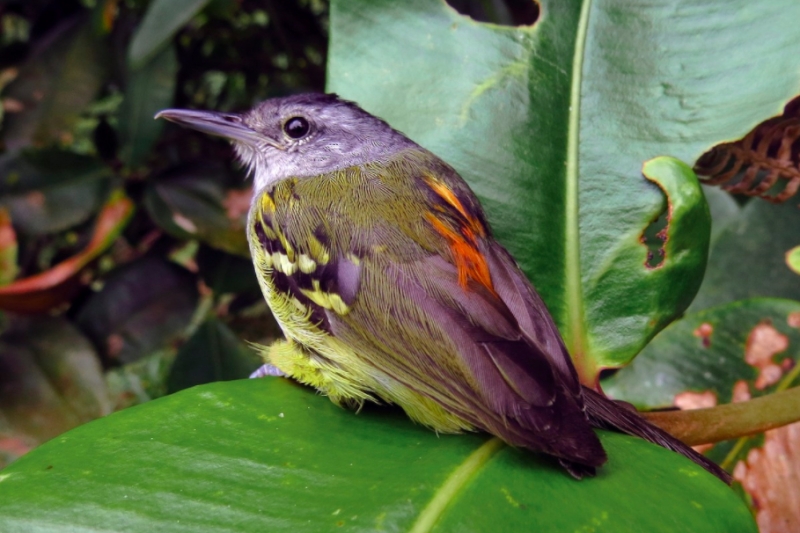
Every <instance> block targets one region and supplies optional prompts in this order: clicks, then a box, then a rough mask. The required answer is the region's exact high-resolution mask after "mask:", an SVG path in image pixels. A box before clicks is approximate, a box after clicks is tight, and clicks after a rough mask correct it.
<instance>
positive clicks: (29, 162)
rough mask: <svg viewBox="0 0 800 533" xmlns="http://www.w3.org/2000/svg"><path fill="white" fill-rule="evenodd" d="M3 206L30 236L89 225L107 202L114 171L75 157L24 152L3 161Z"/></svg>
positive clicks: (52, 151) (8, 155) (0, 171)
mask: <svg viewBox="0 0 800 533" xmlns="http://www.w3.org/2000/svg"><path fill="white" fill-rule="evenodd" d="M0 176H3V180H2V181H0V204H2V205H4V206H6V208H7V209H8V210H9V211H10V213H11V218H12V220H13V221H14V226H15V227H16V228H17V229H18V230H19V231H20V233H22V234H25V235H45V234H49V233H53V232H57V231H62V230H65V229H67V228H69V227H72V226H74V225H76V224H79V223H81V222H83V221H85V220H87V219H88V218H89V217H90V216H92V215H93V214H94V213H95V212H96V211H97V210H99V208H100V206H101V205H102V203H103V201H104V200H105V199H106V197H107V195H108V190H109V184H110V180H109V178H110V176H111V173H110V170H109V169H108V168H107V167H105V166H104V165H103V164H102V162H100V161H99V160H97V159H95V158H93V157H89V156H84V155H78V154H75V153H72V152H68V151H63V150H57V149H43V150H23V151H14V152H8V153H6V154H3V156H2V157H0Z"/></svg>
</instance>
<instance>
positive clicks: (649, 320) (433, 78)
mask: <svg viewBox="0 0 800 533" xmlns="http://www.w3.org/2000/svg"><path fill="white" fill-rule="evenodd" d="M541 8H542V11H541V17H540V19H539V21H537V23H536V24H534V25H533V26H532V27H519V28H509V27H500V26H495V25H490V24H479V23H476V22H474V21H472V20H470V19H468V18H466V17H463V16H460V15H458V14H457V13H456V12H455V11H453V10H452V9H450V8H449V7H448V6H447V5H446V4H445V2H444V0H411V1H407V2H394V1H392V0H378V1H375V0H347V1H343V0H342V1H334V2H333V3H332V6H331V48H330V59H329V80H328V88H329V89H330V90H332V91H336V92H338V93H340V94H342V95H343V96H345V97H348V98H351V99H354V100H356V101H358V102H359V103H361V104H362V105H363V106H364V107H365V108H366V109H367V110H368V111H371V112H373V113H375V114H377V115H380V116H382V117H383V118H385V119H387V120H388V121H389V122H390V123H391V124H392V125H394V126H395V127H397V128H398V129H400V130H401V131H404V132H406V133H407V134H409V135H410V136H411V137H412V138H413V139H415V140H417V141H418V142H420V143H421V144H423V145H424V146H426V147H427V148H430V149H431V150H433V151H434V152H435V153H437V154H438V155H440V156H441V157H442V158H444V159H445V160H446V161H448V162H449V163H451V164H452V165H454V166H455V167H456V169H457V170H459V172H461V174H462V175H463V176H464V177H465V178H466V179H467V181H468V182H469V183H470V184H471V185H472V186H473V187H474V189H475V190H476V192H477V193H478V195H479V196H480V197H481V199H482V200H483V203H484V205H485V207H486V208H487V211H488V213H489V218H490V221H491V222H492V224H493V227H494V228H495V230H496V234H497V236H498V238H499V239H500V240H501V241H502V242H503V243H504V244H505V245H507V246H508V247H509V248H510V250H511V251H512V253H513V254H514V255H515V257H516V258H517V260H518V261H519V262H520V264H521V266H522V267H523V269H524V270H525V271H526V272H527V273H528V275H529V276H530V277H531V279H532V280H533V281H534V282H535V284H536V286H537V288H538V289H539V291H540V292H541V293H542V296H543V298H544V299H545V301H546V302H547V304H548V307H549V308H550V310H551V312H552V313H553V315H554V317H555V319H556V322H557V323H558V325H559V327H560V329H561V332H562V334H563V335H564V337H565V340H566V342H567V345H568V347H569V348H570V351H571V353H572V354H573V356H574V357H576V358H577V359H578V363H579V367H580V368H581V369H582V373H583V374H584V378H585V379H591V378H592V377H593V376H594V375H595V371H596V369H597V368H598V367H604V366H618V365H621V364H624V363H626V362H627V361H629V360H630V359H631V358H632V357H633V356H634V355H635V354H636V353H637V352H638V351H639V350H640V349H641V348H642V347H643V346H644V345H645V344H646V342H647V341H648V340H649V339H650V338H651V337H652V336H653V335H654V334H655V333H657V332H658V331H659V330H660V329H661V328H663V327H664V326H665V325H666V324H668V323H669V321H670V320H672V319H673V318H674V317H675V316H676V315H677V314H679V313H680V312H681V311H682V310H683V309H684V308H685V306H686V305H687V304H688V303H689V301H690V300H691V297H692V295H693V293H694V292H695V291H696V289H697V286H698V283H699V280H700V279H701V277H702V273H703V268H704V262H705V255H706V250H705V249H704V247H703V243H704V241H705V239H707V232H708V225H707V222H703V221H702V218H703V216H702V211H704V210H705V205H704V202H703V201H702V199H700V198H699V196H698V195H697V194H696V192H694V191H693V192H691V193H690V194H688V195H676V194H675V193H674V192H670V191H669V190H666V189H665V191H664V192H666V195H667V196H668V197H669V201H670V202H672V203H671V204H670V205H669V210H671V211H672V210H674V209H676V208H680V209H681V210H683V211H684V213H685V214H686V215H687V216H689V217H693V218H695V220H696V221H700V222H699V223H697V224H696V225H695V226H694V227H689V226H687V225H685V224H684V225H683V227H682V228H681V230H680V231H677V229H676V228H675V227H674V226H675V225H676V224H677V223H678V220H677V219H673V220H672V223H671V224H670V225H669V227H668V238H669V241H668V242H670V243H671V246H672V253H671V254H669V253H668V254H667V256H666V258H665V259H664V261H663V263H661V266H660V267H659V268H652V267H653V266H654V265H652V264H651V266H650V267H648V266H647V263H649V261H648V257H647V254H648V248H647V246H646V245H645V244H643V243H642V242H640V236H642V235H643V234H644V232H645V230H646V228H647V227H648V225H649V224H650V223H651V221H653V220H655V219H656V218H657V217H658V216H659V214H660V213H661V212H662V211H663V210H664V208H665V205H664V195H663V194H662V192H661V191H660V190H659V187H658V186H657V185H660V186H661V187H662V188H664V185H663V183H661V181H660V177H661V176H658V175H654V176H652V178H654V181H655V182H656V184H653V183H650V182H648V181H647V180H646V179H644V178H643V176H642V166H643V164H644V163H645V162H646V161H649V160H651V159H653V158H654V157H656V156H659V155H671V156H675V157H677V158H678V159H681V160H683V161H684V162H686V163H688V164H691V163H693V162H694V160H695V159H696V158H697V157H699V156H700V155H701V154H702V153H703V152H704V151H705V150H706V149H707V148H709V147H710V146H711V145H713V144H714V143H716V142H719V141H721V140H724V139H729V138H735V137H737V136H741V135H743V134H744V133H746V132H747V131H749V129H751V128H752V127H753V125H755V124H757V123H758V122H760V121H761V120H762V119H763V118H766V117H767V116H770V115H773V114H776V113H779V112H780V110H781V108H782V106H783V104H784V103H785V102H786V101H787V100H788V99H789V98H790V97H791V96H792V95H793V93H794V92H795V91H797V87H798V86H800V26H798V25H797V24H796V23H795V21H796V20H798V18H800V4H797V3H789V2H773V3H772V4H770V5H766V4H763V5H762V4H759V5H758V6H756V5H754V4H753V3H752V2H749V1H746V0H736V1H733V2H731V1H727V0H726V1H721V0H717V1H711V2H704V3H703V5H702V6H701V7H698V6H697V5H696V2H694V1H693V0H680V1H677V2H676V1H674V0H656V1H648V2H638V1H634V0H596V1H594V2H588V1H586V2H582V3H581V2H577V1H575V2H562V1H556V0H550V1H543V2H541ZM764 35H770V36H771V38H770V39H764V38H763V36H764ZM753 58H759V60H758V61H754V60H753ZM673 171H674V170H672V171H670V172H673ZM681 171H682V172H683V173H684V174H685V176H684V177H683V180H685V181H684V182H682V183H683V184H682V185H681V187H694V185H692V183H693V178H692V176H691V173H690V172H687V171H685V168H684V169H682V170H681ZM620 272H624V273H625V275H620V274H618V273H620Z"/></svg>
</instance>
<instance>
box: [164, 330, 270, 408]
mask: <svg viewBox="0 0 800 533" xmlns="http://www.w3.org/2000/svg"><path fill="white" fill-rule="evenodd" d="M258 366H259V358H258V356H257V355H256V352H255V351H254V350H253V349H251V348H248V347H247V346H245V345H244V344H242V341H241V340H239V339H238V338H237V337H236V335H235V334H234V333H233V332H232V331H231V330H230V329H229V328H228V326H226V325H225V324H223V323H222V322H220V321H219V320H217V319H216V318H212V319H209V320H206V321H205V322H203V324H201V325H200V327H199V328H198V329H197V331H195V333H194V335H192V336H191V337H190V338H189V340H187V341H186V343H185V344H184V345H183V346H181V349H180V350H179V351H178V357H177V358H176V359H175V363H174V364H173V365H172V369H171V371H170V375H169V379H168V381H167V388H168V390H169V392H176V391H179V390H183V389H186V388H189V387H193V386H194V385H202V384H204V383H212V382H214V381H228V380H231V379H241V378H246V377H248V376H249V375H250V373H251V372H253V370H255V369H256V368H258Z"/></svg>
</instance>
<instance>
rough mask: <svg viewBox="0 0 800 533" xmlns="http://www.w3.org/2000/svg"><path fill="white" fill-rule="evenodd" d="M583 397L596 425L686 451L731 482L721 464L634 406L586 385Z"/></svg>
mask: <svg viewBox="0 0 800 533" xmlns="http://www.w3.org/2000/svg"><path fill="white" fill-rule="evenodd" d="M583 397H584V401H585V404H586V413H587V415H588V416H589V421H590V422H591V424H592V425H593V426H595V427H597V428H603V429H611V430H615V431H619V432H622V433H626V434H628V435H633V436H635V437H639V438H642V439H644V440H646V441H648V442H652V443H653V444H658V445H659V446H663V447H664V448H666V449H668V450H672V451H673V452H677V453H679V454H681V455H685V456H686V457H688V458H689V459H691V460H692V461H694V462H695V463H697V464H699V465H700V466H702V467H703V468H705V469H706V470H708V471H709V472H711V473H712V474H714V475H715V476H717V477H718V478H720V479H721V480H722V481H724V482H725V483H727V484H729V485H730V483H731V476H730V474H728V473H727V472H726V471H725V470H723V469H722V468H720V466H719V465H717V464H716V463H715V462H713V461H711V460H710V459H708V458H707V457H705V456H703V455H702V454H700V453H698V452H696V451H694V450H693V449H692V448H691V447H689V446H688V445H686V444H684V443H683V442H681V441H680V440H678V439H676V438H675V437H673V436H672V435H670V434H669V433H667V432H666V431H664V430H663V429H661V428H658V427H656V426H654V425H653V424H651V423H650V422H648V421H647V420H645V419H644V418H642V417H641V415H639V414H638V413H637V412H635V411H634V410H632V409H628V408H626V407H623V406H622V405H620V404H619V403H618V402H615V401H614V400H612V399H610V398H606V397H605V396H603V395H602V394H600V393H599V392H596V391H594V390H592V389H589V388H586V387H584V388H583Z"/></svg>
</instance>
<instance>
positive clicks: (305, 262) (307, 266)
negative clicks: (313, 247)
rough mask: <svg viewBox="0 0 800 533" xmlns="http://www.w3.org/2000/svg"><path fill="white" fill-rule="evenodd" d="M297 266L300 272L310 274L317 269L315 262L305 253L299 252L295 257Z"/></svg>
mask: <svg viewBox="0 0 800 533" xmlns="http://www.w3.org/2000/svg"><path fill="white" fill-rule="evenodd" d="M297 266H298V267H300V272H303V273H304V274H310V273H311V272H314V271H315V270H316V269H317V263H316V261H314V260H313V259H311V258H310V257H309V256H308V255H306V254H300V256H299V257H298V259H297Z"/></svg>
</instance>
